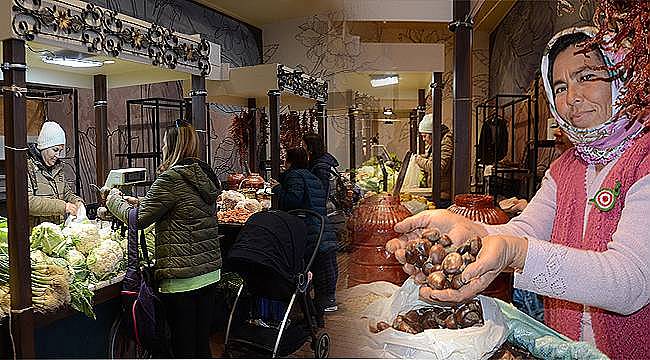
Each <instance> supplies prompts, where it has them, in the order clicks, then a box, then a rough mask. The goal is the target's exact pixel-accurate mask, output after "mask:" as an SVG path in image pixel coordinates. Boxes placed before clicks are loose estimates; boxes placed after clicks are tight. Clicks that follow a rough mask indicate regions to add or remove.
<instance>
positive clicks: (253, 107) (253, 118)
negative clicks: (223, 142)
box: [247, 98, 259, 172]
mask: <svg viewBox="0 0 650 360" xmlns="http://www.w3.org/2000/svg"><path fill="white" fill-rule="evenodd" d="M248 117H249V119H250V122H249V123H248V129H249V131H248V169H247V170H250V171H253V172H254V171H255V169H257V168H259V165H258V164H257V101H256V100H255V98H248Z"/></svg>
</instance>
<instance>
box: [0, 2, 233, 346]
mask: <svg viewBox="0 0 650 360" xmlns="http://www.w3.org/2000/svg"><path fill="white" fill-rule="evenodd" d="M0 18H2V19H3V20H2V22H0V24H1V25H0V39H1V40H2V56H3V65H2V71H3V78H2V79H3V81H2V85H3V86H2V90H3V102H4V114H3V115H4V125H5V126H4V139H5V154H6V160H5V172H6V184H7V210H8V211H7V213H8V216H7V219H6V221H3V222H2V226H1V228H2V229H1V230H2V234H3V236H1V237H0V244H2V246H0V258H1V261H0V273H2V276H0V286H1V287H2V291H0V292H1V293H2V296H1V298H2V304H3V305H4V306H2V309H3V310H2V311H0V315H1V316H0V318H2V320H0V324H2V328H3V329H4V330H3V331H2V333H3V336H2V338H1V339H0V341H1V342H2V346H0V349H3V350H2V351H0V356H3V357H5V356H7V357H8V356H10V355H11V352H12V351H13V352H14V354H15V355H16V356H17V357H28V358H31V357H35V356H37V355H41V356H47V354H39V353H37V352H35V348H42V346H40V345H42V343H43V342H47V343H51V344H52V345H54V346H59V349H60V350H61V351H60V352H58V355H62V354H63V353H66V354H68V352H66V350H65V347H66V343H67V341H62V338H61V336H71V335H70V334H69V333H68V334H66V335H63V334H62V333H60V331H59V333H58V335H56V334H53V333H50V334H49V335H48V334H43V333H42V331H41V330H35V329H37V328H40V329H42V328H44V327H45V326H49V327H48V329H52V328H56V326H54V325H56V324H57V323H58V322H59V321H68V319H70V318H75V317H78V315H77V314H78V313H77V312H76V311H82V312H83V313H85V314H86V315H87V316H89V317H94V316H96V317H97V319H98V320H96V321H95V322H94V323H93V324H96V325H106V322H108V323H109V324H110V323H111V322H112V321H113V319H114V318H115V311H117V310H119V303H116V302H115V301H113V302H112V307H111V309H112V311H111V309H104V308H101V309H100V308H99V307H98V305H99V304H101V303H102V302H105V301H109V300H111V299H114V298H115V297H116V296H117V295H118V294H119V290H120V281H121V271H120V270H122V266H123V262H124V251H125V246H124V244H123V242H124V239H123V238H122V237H121V236H122V235H123V234H122V233H120V232H119V231H114V230H113V229H115V228H114V227H112V226H111V225H110V224H109V223H106V222H102V221H99V220H84V221H80V222H77V223H75V222H73V223H71V224H67V225H66V226H60V225H55V224H50V223H43V224H41V225H39V226H37V227H35V228H34V229H33V230H31V234H30V229H29V225H28V222H27V219H28V201H27V188H28V184H27V168H26V157H27V137H26V116H27V114H26V111H25V101H26V99H25V97H26V96H25V95H26V94H27V93H28V90H29V85H27V84H28V83H29V84H36V85H39V86H43V85H48V86H58V87H68V88H85V89H94V95H95V96H94V104H93V105H94V110H95V130H96V144H97V147H96V153H95V159H96V181H95V182H96V183H97V184H104V180H105V179H106V176H107V175H108V171H109V167H108V160H109V157H110V156H111V155H110V154H109V152H108V144H107V141H106V139H107V107H108V105H109V104H108V89H111V88H118V87H123V86H130V85H141V84H151V83H159V82H165V81H177V80H185V79H188V80H191V81H192V84H193V89H194V91H193V93H192V115H193V116H192V118H193V121H194V122H195V124H196V126H197V128H199V129H201V128H202V127H203V126H204V123H205V120H204V119H205V105H204V104H205V101H204V99H205V95H206V94H205V89H200V88H199V87H200V86H201V85H202V84H204V81H205V78H209V79H221V78H222V76H221V73H222V71H221V64H220V48H219V46H218V45H215V44H212V43H209V42H207V41H205V40H202V39H201V37H200V36H198V35H185V34H180V33H177V32H174V31H173V29H167V28H163V27H160V26H158V25H155V24H150V23H147V22H144V21H141V20H138V19H135V18H131V17H129V16H125V15H123V14H119V13H116V12H114V11H110V10H106V9H104V8H101V7H98V6H94V5H92V4H87V3H84V2H81V1H77V0H67V1H60V0H43V1H24V0H13V1H5V2H2V4H1V5H0ZM111 105H113V104H111ZM115 106H120V107H122V106H124V104H115ZM30 235H31V237H30ZM28 239H29V241H28ZM72 309H75V311H73V310H72ZM71 315H72V316H71ZM9 318H10V319H11V321H7V320H8V319H9ZM9 323H10V324H11V325H10V328H9V327H8V326H9ZM84 324H86V325H88V322H86V323H84ZM64 327H67V328H68V332H69V331H70V329H74V330H75V331H79V332H80V333H79V334H80V336H81V334H83V336H84V338H85V339H86V341H85V344H84V345H81V346H79V345H78V344H68V346H77V350H78V351H76V352H71V353H69V354H82V353H84V350H88V348H87V346H88V344H87V343H89V342H93V341H94V339H95V338H92V336H91V335H92V334H91V335H89V333H93V332H94V331H105V332H108V329H109V328H110V326H101V328H100V326H88V327H84V325H79V323H77V324H75V325H69V324H68V325H66V326H64ZM60 328H61V327H59V329H60ZM39 332H40V333H39ZM35 333H36V334H37V336H36V341H35ZM5 334H10V335H11V336H8V337H7V336H4V335H5ZM105 335H106V334H101V335H100V337H104V338H105V337H106V336H105ZM73 337H75V338H76V337H77V336H73ZM9 338H10V339H11V341H9ZM89 338H92V339H90V340H89ZM56 342H59V343H58V344H56ZM5 345H8V346H5ZM100 345H101V344H100ZM4 349H7V350H4ZM102 350H103V351H105V346H104V347H103V349H102ZM95 351H96V349H95ZM85 354H86V355H87V356H91V357H93V356H97V357H100V356H105V354H103V355H102V353H97V352H90V353H85ZM71 356H72V355H71Z"/></svg>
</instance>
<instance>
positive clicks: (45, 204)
mask: <svg viewBox="0 0 650 360" xmlns="http://www.w3.org/2000/svg"><path fill="white" fill-rule="evenodd" d="M64 152H65V132H64V131H63V129H62V128H61V126H60V125H59V124H57V123H55V122H53V121H46V122H45V123H43V126H42V127H41V132H40V133H39V135H38V141H37V143H36V144H35V145H34V144H31V145H30V149H29V156H28V158H27V170H28V171H27V173H28V176H29V185H28V197H29V226H30V228H32V227H34V226H36V225H38V224H40V223H43V222H46V221H47V222H52V223H55V224H60V223H62V222H63V221H64V220H65V216H66V215H68V214H70V215H76V214H77V209H78V207H79V206H80V205H81V204H82V203H83V200H82V199H81V198H80V197H79V196H77V195H75V194H74V193H73V192H72V190H71V189H70V186H69V185H68V183H67V182H66V179H65V174H64V171H63V163H61V160H60V158H61V157H62V156H63V154H64Z"/></svg>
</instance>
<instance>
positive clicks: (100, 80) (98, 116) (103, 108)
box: [93, 75, 131, 186]
mask: <svg viewBox="0 0 650 360" xmlns="http://www.w3.org/2000/svg"><path fill="white" fill-rule="evenodd" d="M93 83H94V89H95V145H96V146H95V162H96V164H97V166H96V168H95V176H96V177H97V186H102V185H104V182H105V181H106V176H108V172H109V170H110V168H109V165H108V159H109V156H110V155H109V154H108V140H107V139H108V100H107V90H106V75H95V76H94V77H93ZM130 141H131V139H129V142H130Z"/></svg>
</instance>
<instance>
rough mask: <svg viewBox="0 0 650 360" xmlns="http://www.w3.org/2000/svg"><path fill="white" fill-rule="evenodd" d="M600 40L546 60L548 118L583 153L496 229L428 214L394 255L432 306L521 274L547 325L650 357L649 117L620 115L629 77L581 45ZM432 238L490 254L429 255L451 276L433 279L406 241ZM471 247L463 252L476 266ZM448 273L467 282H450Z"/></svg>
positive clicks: (518, 280) (609, 350) (574, 35)
mask: <svg viewBox="0 0 650 360" xmlns="http://www.w3.org/2000/svg"><path fill="white" fill-rule="evenodd" d="M595 33H596V32H595V29H593V28H577V29H576V28H574V29H568V30H565V31H562V32H560V33H558V34H557V35H555V36H554V37H553V39H551V41H550V42H549V44H548V46H547V48H546V51H545V53H544V57H543V60H542V77H543V81H544V87H545V90H546V95H547V97H548V99H549V104H550V108H551V113H552V114H553V116H554V117H555V119H556V120H557V122H558V125H559V126H560V128H561V129H562V131H563V132H564V133H566V134H567V136H568V137H569V139H570V140H571V142H572V143H573V144H575V147H574V148H572V149H570V150H567V151H566V152H565V153H564V154H563V155H562V156H561V157H560V158H558V160H556V161H555V162H554V163H553V164H552V165H551V168H550V169H549V171H548V172H547V173H546V176H545V178H544V181H543V182H542V185H541V188H540V189H539V191H538V192H537V194H536V195H535V196H534V198H533V199H532V200H531V202H530V204H529V205H528V206H527V207H526V209H525V210H524V211H523V212H522V213H521V214H520V215H519V216H517V217H516V218H513V219H512V220H511V221H510V222H509V223H507V224H504V225H494V226H489V225H482V224H478V223H474V222H471V221H469V220H468V219H466V218H464V217H462V216H459V215H455V214H452V213H450V212H449V211H447V210H432V211H427V212H423V213H420V214H418V215H416V216H414V217H412V218H408V219H406V220H404V221H403V222H401V223H399V224H397V225H396V226H395V230H396V231H397V232H398V233H401V234H402V236H401V237H400V239H394V240H391V241H390V242H389V243H388V244H387V249H388V251H391V252H395V255H396V257H397V258H398V260H400V261H401V262H402V263H407V264H406V265H405V270H406V271H407V272H409V273H411V274H413V275H414V276H415V279H416V281H419V282H420V283H421V284H425V283H426V284H428V286H423V287H422V288H421V289H420V297H421V298H423V299H424V300H425V301H426V300H429V301H453V302H461V301H464V300H466V299H469V298H471V297H473V296H475V295H476V294H478V293H480V292H481V291H482V290H484V289H485V288H486V287H487V286H488V285H489V284H490V282H491V281H492V280H494V278H495V277H496V276H497V275H498V274H499V273H500V272H501V271H503V270H505V269H514V271H515V287H517V288H520V289H525V290H529V291H533V292H536V293H538V294H541V295H544V296H545V303H544V308H545V322H546V324H547V325H549V326H551V327H553V328H555V329H556V330H558V331H559V332H561V333H563V334H564V335H566V336H568V337H570V338H572V339H574V340H582V341H588V342H592V343H595V344H596V346H597V347H598V349H599V350H600V351H602V352H603V353H605V354H606V355H608V356H609V357H611V358H625V359H646V358H650V307H649V306H648V304H649V303H650V261H648V259H650V241H649V240H648V236H649V234H650V221H648V220H647V219H648V215H647V209H649V208H650V206H649V205H650V131H647V129H646V126H645V124H644V122H646V121H648V120H650V118H649V117H648V116H645V117H644V116H635V117H632V116H628V113H627V112H625V108H622V107H621V106H619V104H620V103H618V102H617V99H618V98H619V94H624V93H625V91H626V90H625V88H626V85H628V86H629V84H628V83H626V82H625V81H628V79H629V74H628V77H627V78H623V77H622V76H619V74H617V73H614V72H612V71H610V69H611V68H608V67H609V66H611V65H612V64H614V62H615V60H616V57H615V56H614V55H613V54H611V53H609V52H607V51H604V50H603V49H601V48H600V47H596V46H594V47H585V44H586V43H587V42H588V41H589V40H590V39H591V38H592V37H593V36H595ZM646 36H647V35H646ZM646 110H649V109H646ZM646 114H647V112H646ZM430 232H442V233H445V234H447V235H448V237H449V241H450V242H451V243H452V244H453V245H452V246H458V245H462V244H468V241H469V242H471V241H472V239H476V237H480V238H481V241H480V242H481V245H482V247H481V248H480V251H479V252H477V253H476V255H475V256H476V257H475V261H463V260H464V259H463V256H465V255H464V253H463V254H461V253H460V252H458V251H457V252H456V253H455V255H453V256H452V257H451V258H449V256H450V255H445V252H444V250H440V249H438V250H435V251H431V248H432V246H431V245H430V246H429V249H427V250H429V252H428V254H429V255H430V257H429V259H432V258H433V257H432V256H431V255H432V253H435V252H439V254H436V255H435V256H443V255H445V256H446V257H445V258H444V260H443V262H442V263H441V265H440V266H442V267H443V271H442V272H435V271H434V272H431V270H432V269H433V268H432V266H439V265H432V266H429V268H428V269H427V266H428V265H426V264H425V262H426V261H425V262H422V263H421V266H413V265H412V264H413V261H414V260H417V259H413V258H411V259H407V258H406V257H407V256H406V255H407V254H409V257H413V255H412V254H413V253H414V252H413V251H412V250H413V249H407V248H406V244H407V241H408V240H415V239H421V238H424V237H425V236H426V234H427V233H430ZM474 241H476V240H474ZM409 244H410V245H409V246H410V247H414V246H415V245H411V244H413V242H412V241H411V242H409ZM440 245H442V244H440V242H438V245H433V246H440ZM462 246H467V245H462ZM470 249H471V245H470V246H469V249H464V250H467V251H466V253H468V254H469V255H468V256H473V255H472V251H471V250H470ZM416 253H417V252H416ZM437 260H438V259H437ZM465 260H474V259H469V258H468V259H465ZM445 262H448V263H447V264H445ZM452 265H453V266H452ZM445 266H446V267H449V268H450V269H452V270H454V271H460V272H459V273H457V274H455V273H454V274H452V273H453V272H454V271H452V273H449V272H446V271H444V268H445ZM427 272H429V274H428V275H427V274H426V273H427ZM432 273H436V274H438V275H435V276H431V275H430V274H432ZM450 276H451V282H449V281H450V280H449V277H450ZM447 282H449V283H447ZM454 282H455V283H454ZM438 289H440V290H438Z"/></svg>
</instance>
